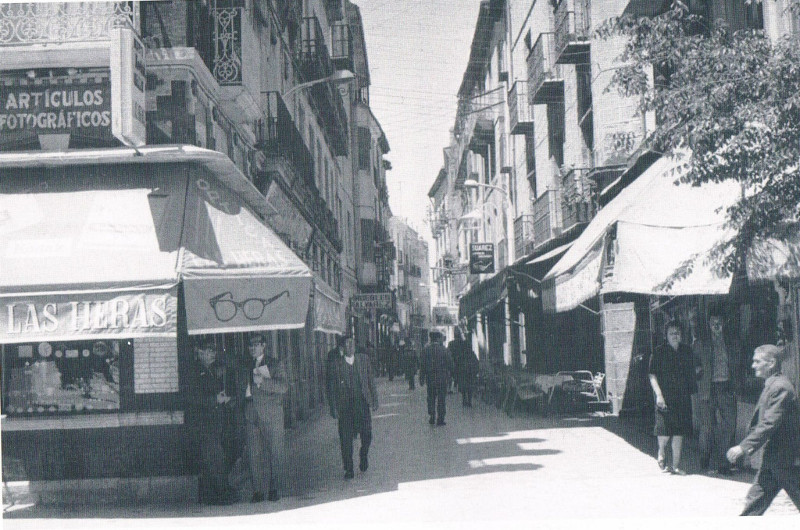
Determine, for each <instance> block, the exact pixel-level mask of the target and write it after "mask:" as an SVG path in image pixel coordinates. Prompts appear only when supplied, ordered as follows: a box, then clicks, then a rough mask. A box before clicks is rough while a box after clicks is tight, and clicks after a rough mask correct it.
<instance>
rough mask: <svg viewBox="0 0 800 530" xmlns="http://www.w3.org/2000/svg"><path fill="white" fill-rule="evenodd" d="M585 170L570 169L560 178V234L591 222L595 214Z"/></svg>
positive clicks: (590, 185)
mask: <svg viewBox="0 0 800 530" xmlns="http://www.w3.org/2000/svg"><path fill="white" fill-rule="evenodd" d="M588 174H589V170H587V169H570V170H569V171H567V173H566V174H565V175H564V176H563V177H562V178H561V228H562V232H566V231H567V230H569V229H571V228H573V227H574V226H576V225H579V224H585V223H588V222H589V221H591V220H592V217H594V214H595V213H596V208H595V201H594V197H593V195H594V194H593V189H592V188H593V186H592V181H591V179H589V178H588Z"/></svg>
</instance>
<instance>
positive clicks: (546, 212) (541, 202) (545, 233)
mask: <svg viewBox="0 0 800 530" xmlns="http://www.w3.org/2000/svg"><path fill="white" fill-rule="evenodd" d="M560 210H561V192H560V191H559V190H547V191H545V192H544V193H542V194H541V195H540V196H539V197H537V198H536V200H535V201H533V241H534V247H535V248H537V249H538V248H540V247H542V246H543V245H544V244H545V243H548V242H549V241H551V240H552V239H554V238H555V237H557V236H559V235H560V234H561V221H560V219H559V217H560V214H561V211H560Z"/></svg>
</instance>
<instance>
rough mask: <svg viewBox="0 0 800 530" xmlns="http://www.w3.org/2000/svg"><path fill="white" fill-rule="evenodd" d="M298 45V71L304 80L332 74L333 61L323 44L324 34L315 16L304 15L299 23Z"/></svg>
mask: <svg viewBox="0 0 800 530" xmlns="http://www.w3.org/2000/svg"><path fill="white" fill-rule="evenodd" d="M300 33H301V36H300V47H299V48H298V57H297V58H298V60H299V62H300V71H301V75H302V77H303V79H304V80H305V81H311V80H313V79H320V78H323V77H328V76H329V75H331V74H333V63H332V62H331V56H330V54H329V53H328V46H327V45H326V44H325V34H324V33H323V32H322V26H320V23H319V19H318V18H317V17H305V18H303V23H302V25H301V32H300Z"/></svg>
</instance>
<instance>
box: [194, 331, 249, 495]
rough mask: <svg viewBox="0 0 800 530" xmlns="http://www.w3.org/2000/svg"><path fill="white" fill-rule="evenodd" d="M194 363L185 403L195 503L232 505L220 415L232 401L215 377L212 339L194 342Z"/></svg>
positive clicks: (216, 368)
mask: <svg viewBox="0 0 800 530" xmlns="http://www.w3.org/2000/svg"><path fill="white" fill-rule="evenodd" d="M193 348H194V353H195V356H196V360H197V362H196V363H195V364H194V365H192V367H191V372H190V374H191V383H190V386H189V391H188V396H189V399H188V402H187V404H186V425H187V427H188V428H189V429H190V432H191V433H192V435H193V438H194V439H195V440H196V443H197V451H196V456H197V457H199V462H200V476H199V478H198V500H199V501H200V503H202V504H216V505H222V504H231V503H233V502H236V499H237V496H236V492H235V491H234V490H233V488H231V487H230V486H229V485H228V467H229V466H228V464H227V463H226V462H225V455H224V450H223V446H222V434H223V416H224V414H225V413H226V411H225V408H226V407H227V406H228V403H229V402H230V400H231V398H230V396H228V395H226V393H225V389H224V386H223V383H222V379H221V378H220V377H218V375H217V372H218V367H219V366H218V363H217V362H216V356H217V352H216V348H215V344H214V339H213V338H211V337H200V338H197V339H195V341H194V344H193Z"/></svg>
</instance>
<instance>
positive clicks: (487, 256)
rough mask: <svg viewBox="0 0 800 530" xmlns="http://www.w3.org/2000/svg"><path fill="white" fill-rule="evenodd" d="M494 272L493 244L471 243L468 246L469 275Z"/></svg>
mask: <svg viewBox="0 0 800 530" xmlns="http://www.w3.org/2000/svg"><path fill="white" fill-rule="evenodd" d="M490 272H494V243H471V244H470V246H469V273H470V274H486V273H490Z"/></svg>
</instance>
